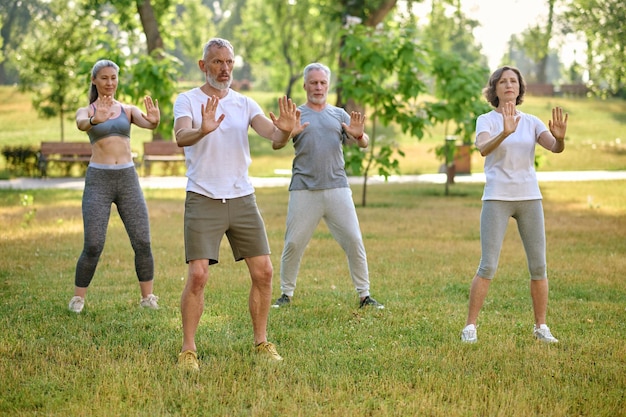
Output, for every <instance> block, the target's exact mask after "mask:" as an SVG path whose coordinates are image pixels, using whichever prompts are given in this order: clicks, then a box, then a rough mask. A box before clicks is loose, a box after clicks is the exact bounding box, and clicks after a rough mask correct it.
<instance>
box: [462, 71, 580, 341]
mask: <svg viewBox="0 0 626 417" xmlns="http://www.w3.org/2000/svg"><path fill="white" fill-rule="evenodd" d="M525 91H526V85H525V83H524V78H523V77H522V74H521V73H520V71H519V70H518V69H517V68H513V67H508V66H505V67H502V68H499V69H498V70H496V71H495V72H494V73H493V74H492V75H491V77H490V78H489V82H488V84H487V86H486V87H485V88H484V89H483V95H484V96H485V98H486V99H487V101H488V102H489V103H490V104H491V105H492V106H493V107H494V110H492V111H490V112H489V113H485V114H483V115H481V116H479V117H478V119H477V121H476V147H477V148H478V150H479V151H480V154H481V155H482V156H484V157H485V177H486V183H485V189H484V193H483V197H482V200H483V207H482V211H481V216H480V242H481V259H480V265H479V267H478V270H477V271H476V275H475V276H474V279H473V281H472V285H471V288H470V300H469V310H468V314H467V322H466V326H465V328H464V329H463V331H462V332H461V340H462V341H463V342H467V343H474V342H476V341H477V340H478V338H477V334H476V320H477V318H478V313H479V312H480V309H481V308H482V306H483V303H484V301H485V297H486V296H487V292H488V290H489V284H490V283H491V280H492V279H493V277H494V276H495V272H496V269H497V266H498V258H499V256H500V250H501V248H502V242H503V240H504V234H505V232H506V227H507V225H508V222H509V218H510V217H513V218H514V219H515V220H516V221H517V227H518V230H519V233H520V237H521V239H522V242H523V244H524V250H525V251H526V258H527V261H528V269H529V272H530V294H531V298H532V302H533V310H534V314H535V325H534V330H533V334H534V336H535V338H537V339H538V340H540V341H542V342H545V343H556V342H558V340H557V339H556V338H555V337H554V336H552V333H551V332H550V329H549V328H548V326H547V325H546V310H547V307H548V277H547V269H546V237H545V227H544V218H543V206H542V203H541V198H542V197H541V192H540V191H539V184H538V183H537V176H536V173H535V146H536V145H537V144H539V145H541V146H542V147H544V148H545V149H547V150H549V151H551V152H554V153H560V152H563V149H564V148H565V141H564V139H565V131H566V129H567V118H568V115H567V114H563V110H562V109H561V108H559V107H555V108H554V109H552V120H550V121H549V122H548V126H549V129H548V128H546V125H545V124H544V123H543V122H542V121H541V120H540V119H538V118H537V117H535V116H532V115H530V114H525V113H522V112H520V111H519V110H517V109H516V106H517V105H520V104H522V102H523V100H524V93H525Z"/></svg>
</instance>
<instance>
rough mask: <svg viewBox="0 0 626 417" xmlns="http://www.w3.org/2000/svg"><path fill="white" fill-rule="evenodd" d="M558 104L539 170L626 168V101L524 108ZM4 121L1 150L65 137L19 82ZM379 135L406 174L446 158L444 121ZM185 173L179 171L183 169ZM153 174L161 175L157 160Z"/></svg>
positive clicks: (264, 98) (277, 163)
mask: <svg viewBox="0 0 626 417" xmlns="http://www.w3.org/2000/svg"><path fill="white" fill-rule="evenodd" d="M250 95H251V96H252V97H253V98H255V99H256V100H257V101H258V102H259V104H261V106H262V108H263V109H265V111H266V113H268V112H269V111H274V112H276V108H275V107H276V104H275V103H276V100H277V98H278V96H279V94H271V93H258V92H251V93H250ZM554 106H561V107H563V108H564V109H565V111H567V112H568V113H569V116H570V118H569V122H568V134H567V144H566V150H565V152H564V153H563V154H561V155H552V154H549V153H548V152H545V151H543V150H541V149H538V155H539V160H540V167H539V169H541V170H545V171H561V170H563V171H572V170H576V171H579V170H624V169H626V101H623V100H597V99H585V98H546V97H532V96H527V97H526V100H525V102H524V103H523V104H522V105H521V106H520V107H519V109H520V110H521V111H524V112H527V113H531V114H534V115H536V116H538V117H539V118H541V119H542V120H543V121H544V122H545V123H546V124H547V121H548V119H549V118H550V117H551V109H552V107H554ZM73 117H74V115H73V114H72V115H70V119H71V120H68V121H66V122H65V123H64V132H65V140H68V141H86V140H87V137H86V135H85V133H84V132H80V131H79V130H78V129H77V128H76V126H75V123H74V120H73ZM0 126H2V129H1V130H0V149H2V148H3V147H4V146H5V145H13V146H15V145H31V146H34V147H38V146H39V144H40V142H42V141H45V140H46V141H47V140H52V141H58V140H60V137H61V128H60V121H59V120H58V119H47V120H46V119H41V118H39V117H38V116H37V113H36V112H35V110H34V109H33V108H32V105H31V102H30V96H29V95H26V94H22V93H19V91H18V90H17V89H16V88H15V87H6V86H5V87H0ZM379 134H382V135H384V136H385V137H387V138H389V139H393V140H394V141H396V142H397V143H398V144H399V146H400V148H401V149H402V150H404V152H405V153H406V156H405V157H404V158H400V170H401V173H402V174H423V173H433V172H437V171H438V170H439V166H440V165H441V161H439V160H438V159H437V158H436V157H435V153H434V149H435V147H437V146H439V145H440V144H441V142H443V138H444V132H443V130H442V128H441V127H440V126H436V127H434V128H432V129H430V130H428V131H427V132H426V135H425V137H424V138H422V140H418V139H417V138H414V137H407V136H406V135H404V134H402V132H400V131H399V129H398V128H397V127H394V126H391V127H387V128H384V129H379ZM151 139H152V136H151V131H148V130H145V129H140V128H137V127H136V126H133V127H132V131H131V145H132V148H133V150H134V151H135V152H136V153H137V154H138V155H139V158H141V154H142V152H143V148H142V144H143V142H145V141H149V140H151ZM251 152H252V156H253V158H252V159H253V162H252V166H251V167H250V174H251V175H253V176H261V177H267V176H273V175H275V171H276V170H285V169H290V168H291V161H292V158H293V148H292V147H291V146H287V147H285V148H283V149H282V150H279V151H273V150H272V147H271V144H270V142H269V141H267V140H265V139H262V138H260V137H258V136H256V135H255V134H252V135H251ZM3 169H4V161H3V158H2V157H0V174H1V173H2V170H3ZM482 170H483V158H482V157H481V156H480V155H479V154H478V152H474V153H473V155H472V171H473V172H482ZM182 172H183V171H180V170H179V171H178V173H179V174H182ZM154 174H155V175H158V174H159V167H158V164H157V166H156V167H155V172H154Z"/></svg>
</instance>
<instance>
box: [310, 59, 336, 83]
mask: <svg viewBox="0 0 626 417" xmlns="http://www.w3.org/2000/svg"><path fill="white" fill-rule="evenodd" d="M314 70H320V71H324V73H325V74H326V77H328V82H329V83H330V68H328V67H327V66H326V65H324V64H320V63H319V62H314V63H312V64H309V65H307V66H306V67H304V71H303V75H304V82H305V83H306V79H307V77H308V76H309V72H311V71H314Z"/></svg>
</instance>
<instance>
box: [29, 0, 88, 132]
mask: <svg viewBox="0 0 626 417" xmlns="http://www.w3.org/2000/svg"><path fill="white" fill-rule="evenodd" d="M51 6H52V7H53V8H54V9H55V11H56V13H57V14H58V15H59V16H64V18H63V19H56V20H53V19H42V20H36V21H35V22H34V25H33V26H32V30H31V32H30V33H29V36H28V37H27V38H26V39H25V40H24V42H23V43H22V45H21V48H20V52H19V54H18V57H17V60H18V61H19V63H20V67H19V72H20V84H19V87H20V89H21V90H22V91H30V92H33V93H34V94H33V106H34V107H35V108H36V109H37V111H38V113H39V115H40V116H41V117H44V118H52V117H59V120H60V126H61V131H60V140H61V141H63V140H64V139H65V138H64V136H65V134H64V121H65V119H66V118H69V116H70V115H73V114H74V112H75V110H76V109H77V108H78V107H79V98H80V95H81V92H82V89H81V85H80V82H79V78H78V77H77V72H76V70H77V68H79V64H80V62H81V60H82V58H83V56H84V50H85V39H89V38H93V36H91V32H92V30H93V28H92V23H93V22H92V20H91V19H90V18H88V17H87V16H86V15H85V14H84V13H83V11H82V10H81V9H79V8H72V7H71V6H68V5H67V4H66V2H64V1H56V2H53V3H52V4H51Z"/></svg>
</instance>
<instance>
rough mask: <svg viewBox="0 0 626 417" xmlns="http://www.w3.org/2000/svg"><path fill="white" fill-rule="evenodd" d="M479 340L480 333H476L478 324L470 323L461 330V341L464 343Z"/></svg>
mask: <svg viewBox="0 0 626 417" xmlns="http://www.w3.org/2000/svg"><path fill="white" fill-rule="evenodd" d="M477 341H478V335H477V334H476V326H475V325H473V324H468V325H467V326H465V328H464V329H463V331H462V332H461V342H463V343H476V342H477Z"/></svg>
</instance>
